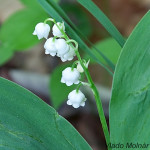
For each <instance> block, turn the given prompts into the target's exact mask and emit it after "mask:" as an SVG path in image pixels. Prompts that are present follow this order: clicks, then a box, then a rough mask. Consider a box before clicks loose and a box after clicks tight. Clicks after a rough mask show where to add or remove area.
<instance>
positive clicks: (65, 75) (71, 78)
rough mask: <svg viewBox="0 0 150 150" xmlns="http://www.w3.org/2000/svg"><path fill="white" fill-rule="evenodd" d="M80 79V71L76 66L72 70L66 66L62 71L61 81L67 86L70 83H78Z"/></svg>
mask: <svg viewBox="0 0 150 150" xmlns="http://www.w3.org/2000/svg"><path fill="white" fill-rule="evenodd" d="M79 79H80V73H79V72H78V71H77V69H76V68H74V69H73V70H72V68H71V67H67V68H66V69H65V70H63V72H62V78H61V82H62V83H66V85H67V86H71V85H72V84H78V83H79Z"/></svg>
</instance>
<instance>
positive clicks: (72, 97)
mask: <svg viewBox="0 0 150 150" xmlns="http://www.w3.org/2000/svg"><path fill="white" fill-rule="evenodd" d="M85 101H86V97H85V95H84V94H83V93H82V92H81V91H80V90H78V91H77V90H73V91H72V92H70V93H69V95H68V101H67V104H68V105H72V106H73V107H74V108H78V107H80V106H82V107H84V106H85Z"/></svg>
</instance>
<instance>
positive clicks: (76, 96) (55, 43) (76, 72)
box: [33, 18, 111, 150]
mask: <svg viewBox="0 0 150 150" xmlns="http://www.w3.org/2000/svg"><path fill="white" fill-rule="evenodd" d="M47 21H51V22H53V23H54V26H53V28H52V30H53V35H54V37H53V38H49V39H47V37H48V34H49V31H50V26H49V25H48V24H46V23H47ZM33 35H37V36H38V38H39V39H41V38H46V39H47V41H46V42H45V44H44V48H45V54H50V55H51V56H55V55H56V56H58V57H60V58H61V60H62V61H63V62H64V61H70V60H72V59H73V58H74V56H75V55H76V56H77V58H78V60H76V61H75V62H74V63H73V65H72V67H67V68H66V69H65V70H64V71H63V72H62V78H61V82H62V83H65V84H66V85H67V86H71V85H72V84H78V87H77V89H76V90H73V91H72V92H70V93H69V95H68V101H67V104H68V105H72V106H73V107H74V108H78V107H80V106H82V107H84V105H85V101H86V100H87V99H86V98H85V96H84V94H83V93H82V92H81V91H80V90H79V88H80V86H81V85H84V84H82V81H79V80H80V73H83V72H84V73H85V75H86V78H87V80H88V83H86V85H88V86H89V87H90V88H91V90H92V92H93V95H94V97H95V100H96V105H97V109H98V114H99V118H100V121H101V124H102V128H103V132H104V136H105V139H106V144H107V145H109V144H110V136H109V131H108V126H107V122H106V118H105V115H104V111H103V106H102V101H101V99H100V96H99V93H98V90H97V88H96V86H95V84H94V82H93V80H92V78H91V75H90V73H89V70H88V64H89V61H88V62H86V61H85V60H84V59H82V58H81V56H80V53H79V51H78V43H77V42H76V41H75V40H73V39H70V38H69V37H68V36H67V34H66V33H65V26H64V23H60V22H56V21H55V19H53V18H48V19H46V20H45V21H44V23H39V24H37V25H36V27H35V31H34V32H33ZM57 38H58V39H57ZM77 63H78V65H79V67H77V68H75V65H76V64H77ZM83 83H84V82H83ZM108 150H111V148H110V147H108Z"/></svg>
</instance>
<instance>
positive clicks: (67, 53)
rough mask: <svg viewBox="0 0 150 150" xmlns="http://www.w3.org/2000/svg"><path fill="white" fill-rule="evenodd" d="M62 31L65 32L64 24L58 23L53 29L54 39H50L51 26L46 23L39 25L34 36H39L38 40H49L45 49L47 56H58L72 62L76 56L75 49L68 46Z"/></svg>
mask: <svg viewBox="0 0 150 150" xmlns="http://www.w3.org/2000/svg"><path fill="white" fill-rule="evenodd" d="M61 30H62V31H63V32H65V26H64V23H60V22H58V23H56V24H54V26H53V28H52V33H53V36H54V37H50V38H48V35H49V32H50V26H49V25H48V24H46V23H38V24H37V25H36V26H35V30H34V32H33V35H37V36H38V39H42V38H45V39H47V38H48V39H47V40H46V42H45V44H44V48H45V54H50V55H51V56H55V55H57V56H58V57H60V59H61V60H62V61H63V62H65V61H71V60H72V59H73V58H74V56H75V51H74V50H73V48H72V47H71V46H70V45H69V44H67V42H66V41H65V39H64V38H62V37H63V34H62V33H61Z"/></svg>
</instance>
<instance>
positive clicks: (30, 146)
mask: <svg viewBox="0 0 150 150" xmlns="http://www.w3.org/2000/svg"><path fill="white" fill-rule="evenodd" d="M0 149H2V150H23V149H24V150H60V149H61V150H91V148H90V146H89V145H88V144H87V143H86V141H85V140H84V139H83V138H82V137H81V135H80V134H79V133H78V132H77V131H76V130H75V129H74V128H73V127H72V125H71V124H70V123H68V122H67V121H66V120H65V119H64V118H63V117H61V116H60V115H58V113H57V112H56V111H55V110H54V109H53V108H52V107H50V106H49V105H47V104H46V103H44V102H43V101H42V100H41V99H40V98H38V97H37V96H35V95H34V94H32V93H31V92H29V91H27V90H26V89H24V88H22V87H20V86H18V85H17V84H15V83H12V82H10V81H8V80H6V79H3V78H0Z"/></svg>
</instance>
